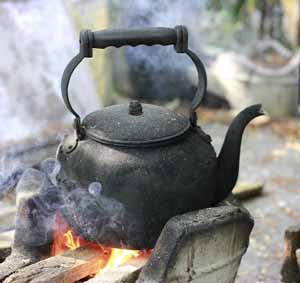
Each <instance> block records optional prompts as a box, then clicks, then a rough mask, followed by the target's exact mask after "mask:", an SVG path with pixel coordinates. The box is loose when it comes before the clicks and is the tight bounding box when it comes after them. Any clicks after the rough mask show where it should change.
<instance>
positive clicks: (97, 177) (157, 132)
mask: <svg viewBox="0 0 300 283" xmlns="http://www.w3.org/2000/svg"><path fill="white" fill-rule="evenodd" d="M140 44H144V45H154V44H160V45H174V47H175V51H176V52H177V53H183V54H185V55H187V56H188V57H189V58H190V59H191V60H192V61H193V63H194V64H195V66H196V69H197V72H198V80H199V82H198V89H197V91H196V93H195V96H194V99H193V101H192V103H191V107H190V115H189V117H185V116H183V115H180V114H177V113H175V112H173V111H170V110H167V109H166V108H163V107H160V106H155V105H150V104H142V103H140V102H139V101H131V102H130V103H129V105H127V104H125V105H114V106H110V107H105V108H103V109H101V110H98V111H95V112H93V113H90V114H89V115H87V116H86V117H85V118H84V119H83V120H81V118H80V116H79V115H78V114H77V112H76V111H75V110H74V109H73V107H72V106H71V103H70V101H69V97H68V84H69V80H70V77H71V75H72V72H73V71H74V69H75V68H76V67H77V65H78V64H79V63H80V62H81V61H82V59H83V58H85V57H92V54H93V52H92V51H93V48H106V47H110V46H114V47H121V46H124V45H131V46H137V45H140ZM206 87H207V79H206V72H205V68H204V66H203V64H202V62H201V60H200V59H199V58H198V57H197V56H196V54H195V53H193V52H192V51H191V50H190V49H188V32H187V29H186V28H185V27H184V26H176V27H175V28H147V29H137V30H133V29H128V30H127V29H120V30H104V31H97V32H91V31H89V30H85V31H82V32H81V34H80V53H79V54H78V55H77V56H75V57H74V58H73V59H72V60H71V62H70V63H69V64H68V66H67V67H66V69H65V72H64V74H63V78H62V95H63V99H64V102H65V104H66V106H67V108H68V110H69V111H70V112H71V113H72V114H73V115H74V116H75V120H74V128H75V131H74V134H73V135H71V136H69V137H67V138H66V139H65V140H64V141H63V142H62V144H61V145H60V146H59V149H58V152H57V158H58V160H59V161H60V163H61V165H62V168H63V170H64V172H65V174H66V175H67V176H68V177H69V178H70V179H73V180H75V181H77V182H78V183H80V184H81V186H82V188H81V189H80V191H79V193H78V194H77V195H76V197H73V198H71V200H70V201H71V202H73V205H71V206H66V207H65V208H63V213H64V215H65V217H66V218H67V220H68V221H69V223H70V224H71V225H72V227H73V228H74V229H75V230H76V232H77V233H79V234H80V235H82V236H83V237H84V238H86V239H87V240H90V241H92V242H98V243H101V244H104V245H109V246H113V247H126V248H134V249H145V248H152V247H153V246H154V244H155V242H156V240H157V238H158V236H159V234H160V232H161V230H162V228H163V226H164V224H165V223H166V222H167V221H168V220H169V219H170V218H171V217H173V216H175V215H178V214H182V213H185V212H188V211H192V210H196V209H201V208H207V207H210V206H213V205H214V204H216V203H218V202H220V201H222V200H223V199H224V198H225V197H226V196H227V195H228V194H229V193H230V192H231V191H232V189H233V187H234V185H235V183H236V180H237V176H238V171H239V155H240V145H241V138H242V134H243V131H244V128H245V127H246V125H247V124H248V122H249V121H251V120H252V119H253V118H255V117H257V116H259V115H262V114H263V111H262V107H261V105H253V106H250V107H248V108H246V109H245V110H243V111H242V112H241V113H240V114H238V116H237V117H236V118H235V119H234V120H233V122H232V124H231V125H230V128H229V130H228V132H227V134H226V137H225V141H224V144H223V147H222V149H221V152H220V154H219V156H218V157H217V156H216V153H215V151H214V149H213V147H212V145H211V139H210V136H208V135H207V134H205V133H204V132H203V131H202V129H201V128H200V127H199V126H198V125H197V115H196V109H197V107H198V106H199V104H200V102H201V100H202V98H203V96H204V95H205V93H206ZM94 182H99V183H101V186H102V189H101V192H100V193H99V194H98V195H91V194H89V193H88V190H87V188H88V186H89V185H90V184H91V183H94ZM87 199H88V201H87ZM111 207H113V208H114V209H115V211H118V216H116V215H115V213H112V212H111V211H109V209H110V208H111ZM112 218H114V219H115V221H114V225H110V226H109V229H106V230H105V233H103V229H104V226H105V225H106V224H107V223H108V222H110V221H111V220H112ZM110 223H111V222H110Z"/></svg>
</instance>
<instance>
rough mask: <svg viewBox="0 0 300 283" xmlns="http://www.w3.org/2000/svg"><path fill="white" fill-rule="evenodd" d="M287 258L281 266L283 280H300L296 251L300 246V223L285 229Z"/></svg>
mask: <svg viewBox="0 0 300 283" xmlns="http://www.w3.org/2000/svg"><path fill="white" fill-rule="evenodd" d="M284 242H285V258H284V262H283V265H282V268H281V276H282V281H283V282H300V269H299V265H298V260H297V255H296V251H297V250H298V249H299V248H300V225H299V224H298V225H295V226H291V227H289V228H288V229H287V230H286V231H285V235H284Z"/></svg>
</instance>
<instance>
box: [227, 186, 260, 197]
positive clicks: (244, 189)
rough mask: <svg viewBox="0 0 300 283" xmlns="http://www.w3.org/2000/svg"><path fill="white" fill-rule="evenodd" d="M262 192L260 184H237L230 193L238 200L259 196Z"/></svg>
mask: <svg viewBox="0 0 300 283" xmlns="http://www.w3.org/2000/svg"><path fill="white" fill-rule="evenodd" d="M262 192H263V184H261V183H239V184H237V185H236V186H235V188H234V189H233V191H232V193H233V195H234V196H235V197H236V198H237V199H240V200H244V199H248V198H252V197H256V196H259V195H261V194H262Z"/></svg>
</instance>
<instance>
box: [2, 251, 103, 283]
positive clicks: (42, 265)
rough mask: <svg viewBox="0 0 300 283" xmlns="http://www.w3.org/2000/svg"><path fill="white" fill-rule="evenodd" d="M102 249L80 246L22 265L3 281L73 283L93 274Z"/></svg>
mask: <svg viewBox="0 0 300 283" xmlns="http://www.w3.org/2000/svg"><path fill="white" fill-rule="evenodd" d="M102 255H103V251H102V250H101V249H100V248H99V249H97V248H95V247H80V248H78V249H76V250H72V251H68V252H66V253H63V254H61V255H57V256H53V257H50V258H48V259H45V260H42V261H39V262H37V263H34V264H32V265H29V266H27V267H24V268H22V269H20V270H18V271H17V272H15V273H14V274H12V275H10V276H9V277H7V278H6V279H5V280H4V281H3V282H4V283H74V282H76V281H78V280H80V279H82V278H86V277H88V276H90V275H93V274H95V273H96V272H97V271H98V270H99V267H100V264H101V262H100V258H101V256H102Z"/></svg>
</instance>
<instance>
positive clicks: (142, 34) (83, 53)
mask: <svg viewBox="0 0 300 283" xmlns="http://www.w3.org/2000/svg"><path fill="white" fill-rule="evenodd" d="M141 44H143V45H149V46H151V45H154V44H160V45H171V44H172V45H174V48H175V50H176V52H177V53H185V54H186V55H188V56H189V57H190V59H191V60H192V61H193V63H194V64H195V66H196V68H197V72H198V88H197V91H196V93H195V97H194V99H193V101H192V104H191V111H190V121H191V124H192V125H193V126H195V125H196V123H197V115H196V112H195V110H196V109H197V107H198V106H199V104H200V102H201V100H202V99H203V97H204V95H205V94H206V88H207V77H206V71H205V68H204V65H203V63H202V62H201V60H200V59H199V58H198V56H197V55H196V54H195V53H194V52H192V51H191V50H189V49H188V32H187V29H186V27H184V26H176V27H175V28H161V27H159V28H147V29H116V30H104V31H96V32H92V31H90V30H84V31H81V33H80V52H79V54H77V55H76V56H75V57H74V58H73V59H72V60H71V61H70V63H69V64H68V65H67V67H66V69H65V71H64V73H63V76H62V81H61V91H62V97H63V100H64V102H65V104H66V107H67V108H68V109H69V111H70V112H71V113H72V114H73V115H74V116H75V123H74V125H75V128H76V130H77V134H78V136H79V137H80V136H82V135H84V129H82V127H81V121H80V116H79V115H78V113H77V112H76V111H75V110H74V108H73V107H72V105H71V103H70V100H69V95H68V87H69V82H70V78H71V76H72V73H73V71H74V70H75V69H76V67H77V66H78V65H79V64H80V62H81V61H82V60H83V59H84V58H86V57H92V56H93V48H100V49H104V48H107V47H109V46H114V47H121V46H124V45H130V46H137V45H141Z"/></svg>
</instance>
